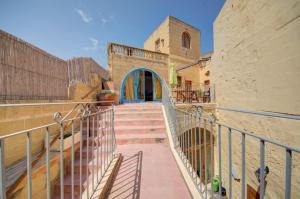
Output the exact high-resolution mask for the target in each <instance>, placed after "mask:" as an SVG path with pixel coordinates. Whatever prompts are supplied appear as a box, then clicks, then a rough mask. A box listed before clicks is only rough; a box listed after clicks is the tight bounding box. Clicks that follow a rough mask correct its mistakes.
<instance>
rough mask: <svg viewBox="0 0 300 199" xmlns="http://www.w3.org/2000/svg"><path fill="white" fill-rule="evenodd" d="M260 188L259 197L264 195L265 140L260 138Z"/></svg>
mask: <svg viewBox="0 0 300 199" xmlns="http://www.w3.org/2000/svg"><path fill="white" fill-rule="evenodd" d="M259 179H260V185H259V186H260V190H259V198H260V199H263V198H264V195H265V193H264V192H265V141H264V140H260V176H259Z"/></svg>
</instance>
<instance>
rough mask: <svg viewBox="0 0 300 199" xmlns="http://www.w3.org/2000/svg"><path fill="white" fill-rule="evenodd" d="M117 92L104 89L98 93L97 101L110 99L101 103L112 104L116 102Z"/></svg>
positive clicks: (104, 104)
mask: <svg viewBox="0 0 300 199" xmlns="http://www.w3.org/2000/svg"><path fill="white" fill-rule="evenodd" d="M116 100H117V94H116V93H115V92H113V91H111V90H102V91H100V93H98V94H97V101H109V102H106V103H101V104H99V105H100V106H110V105H112V103H113V102H116Z"/></svg>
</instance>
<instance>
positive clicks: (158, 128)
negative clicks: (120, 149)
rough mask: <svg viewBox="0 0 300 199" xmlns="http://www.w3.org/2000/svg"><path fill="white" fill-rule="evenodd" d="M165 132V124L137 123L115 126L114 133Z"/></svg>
mask: <svg viewBox="0 0 300 199" xmlns="http://www.w3.org/2000/svg"><path fill="white" fill-rule="evenodd" d="M165 132H166V129H165V126H163V125H152V126H149V125H148V126H147V125H143V126H142V125H139V126H131V125H128V126H116V127H115V133H116V134H135V133H138V134H146V133H150V134H151V133H152V134H154V133H160V134H164V133H165Z"/></svg>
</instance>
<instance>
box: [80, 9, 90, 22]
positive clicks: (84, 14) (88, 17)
mask: <svg viewBox="0 0 300 199" xmlns="http://www.w3.org/2000/svg"><path fill="white" fill-rule="evenodd" d="M76 12H77V13H78V14H79V15H80V16H81V19H82V20H83V21H84V22H85V23H90V22H91V21H92V20H93V18H92V17H91V16H89V15H88V14H87V13H85V12H83V10H81V9H77V10H76Z"/></svg>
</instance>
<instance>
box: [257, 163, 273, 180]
mask: <svg viewBox="0 0 300 199" xmlns="http://www.w3.org/2000/svg"><path fill="white" fill-rule="evenodd" d="M269 172H270V170H269V167H268V166H266V167H265V169H264V178H265V179H266V177H267V175H268V174H269ZM255 176H256V179H257V181H258V182H259V183H260V168H258V169H257V170H256V171H255Z"/></svg>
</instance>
